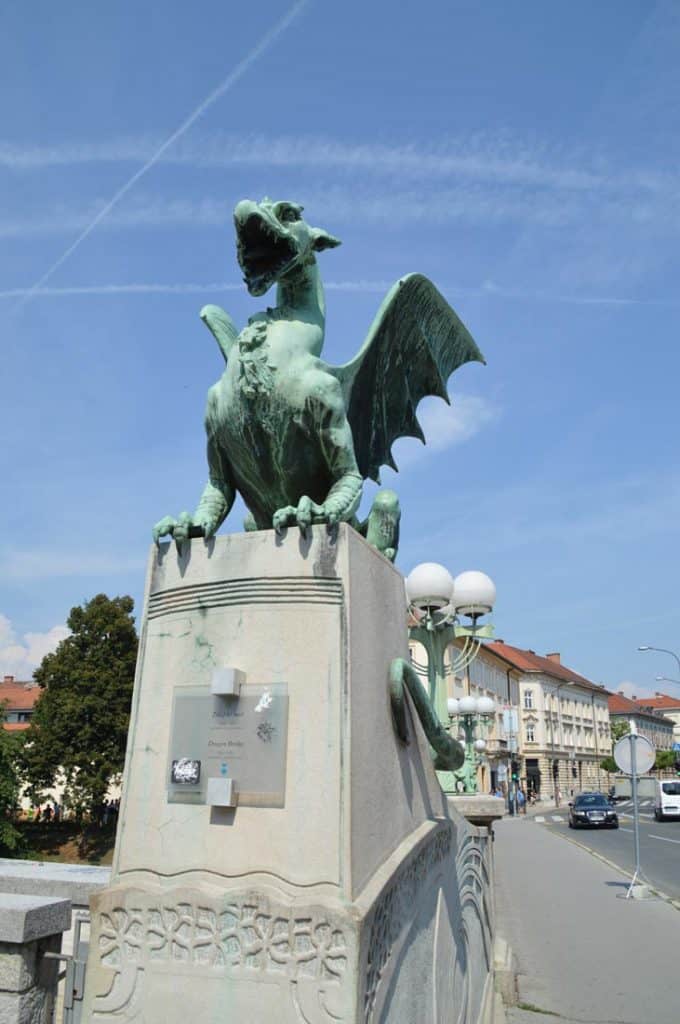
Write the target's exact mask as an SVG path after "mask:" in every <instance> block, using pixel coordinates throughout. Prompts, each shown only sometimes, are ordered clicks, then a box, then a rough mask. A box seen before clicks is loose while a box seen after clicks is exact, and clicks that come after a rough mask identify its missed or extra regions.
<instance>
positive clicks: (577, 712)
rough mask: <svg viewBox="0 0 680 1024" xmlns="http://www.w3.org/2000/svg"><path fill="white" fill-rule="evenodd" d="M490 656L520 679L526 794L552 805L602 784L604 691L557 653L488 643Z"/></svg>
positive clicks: (606, 738) (606, 747)
mask: <svg viewBox="0 0 680 1024" xmlns="http://www.w3.org/2000/svg"><path fill="white" fill-rule="evenodd" d="M486 650H487V651H489V652H493V653H494V654H495V655H496V656H497V657H498V658H499V659H501V660H502V661H503V662H504V663H505V664H507V665H508V666H511V667H512V668H513V669H515V670H516V672H517V673H518V677H519V703H520V710H519V735H518V740H519V751H520V755H521V768H520V771H521V780H522V783H523V785H524V786H525V787H526V791H527V793H529V794H533V795H535V796H536V797H539V798H541V799H548V800H553V801H554V802H555V803H558V802H559V803H561V802H563V801H566V800H567V799H568V798H569V797H571V795H572V794H576V793H578V792H580V791H582V790H598V789H602V787H603V786H604V785H605V784H606V778H607V777H606V774H605V772H604V771H603V770H602V768H601V766H600V762H601V761H602V758H603V757H606V756H607V755H608V754H610V753H611V735H610V728H609V705H608V698H609V693H608V692H607V691H606V690H605V688H604V687H603V686H598V685H597V684H596V683H592V682H591V681H590V680H589V679H586V678H585V676H582V675H579V674H578V673H577V672H574V671H573V670H572V669H570V668H568V667H567V666H566V665H563V664H562V661H561V658H560V655H559V654H558V653H552V654H547V655H545V656H542V655H539V654H536V653H535V651H532V650H524V649H522V648H519V647H513V646H512V645H510V644H506V643H505V642H504V641H502V640H496V641H494V642H492V643H490V644H489V645H488V646H487V648H486Z"/></svg>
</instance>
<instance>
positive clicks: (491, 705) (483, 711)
mask: <svg viewBox="0 0 680 1024" xmlns="http://www.w3.org/2000/svg"><path fill="white" fill-rule="evenodd" d="M477 711H478V712H479V714H480V715H495V714H496V702H495V701H493V700H492V699H491V697H478V698H477Z"/></svg>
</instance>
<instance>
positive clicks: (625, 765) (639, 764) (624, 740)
mask: <svg viewBox="0 0 680 1024" xmlns="http://www.w3.org/2000/svg"><path fill="white" fill-rule="evenodd" d="M633 743H635V769H636V772H635V773H636V775H644V774H645V772H648V771H649V769H650V768H651V767H652V765H653V764H654V761H655V760H656V751H655V749H654V747H653V746H652V744H651V743H650V742H649V740H648V739H647V737H646V736H632V735H630V734H629V735H628V736H622V737H621V739H620V740H618V741H617V743H616V744H615V745H614V751H613V753H614V760H615V761H616V763H617V765H618V766H619V768H620V769H621V771H622V772H623V773H624V775H632V774H633V750H632V747H633Z"/></svg>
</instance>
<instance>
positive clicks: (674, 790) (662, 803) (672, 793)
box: [654, 779, 680, 821]
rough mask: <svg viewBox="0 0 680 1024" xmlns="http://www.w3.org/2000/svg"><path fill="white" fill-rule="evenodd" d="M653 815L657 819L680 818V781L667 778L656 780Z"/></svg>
mask: <svg viewBox="0 0 680 1024" xmlns="http://www.w3.org/2000/svg"><path fill="white" fill-rule="evenodd" d="M654 817H655V818H656V820H657V821H663V820H664V819H665V818H680V782H673V781H672V780H667V779H657V780H656V793H655V795H654Z"/></svg>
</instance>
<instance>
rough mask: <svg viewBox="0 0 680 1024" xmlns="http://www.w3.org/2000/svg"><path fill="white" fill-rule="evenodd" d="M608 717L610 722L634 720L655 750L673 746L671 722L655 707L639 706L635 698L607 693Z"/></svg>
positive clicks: (639, 731)
mask: <svg viewBox="0 0 680 1024" xmlns="http://www.w3.org/2000/svg"><path fill="white" fill-rule="evenodd" d="M609 717H610V719H611V720H612V722H617V721H623V722H630V721H633V722H635V725H636V726H637V731H638V733H639V734H640V735H641V736H645V737H646V738H647V739H648V740H649V742H650V743H651V744H652V746H653V747H654V748H655V750H671V749H672V747H673V722H672V721H671V719H670V718H667V717H666V715H665V714H662V713H661V712H660V711H658V710H656V709H655V708H651V707H647V706H641V704H640V702H638V701H637V700H630V699H629V698H628V697H625V696H624V695H623V694H622V693H612V694H610V695H609Z"/></svg>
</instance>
